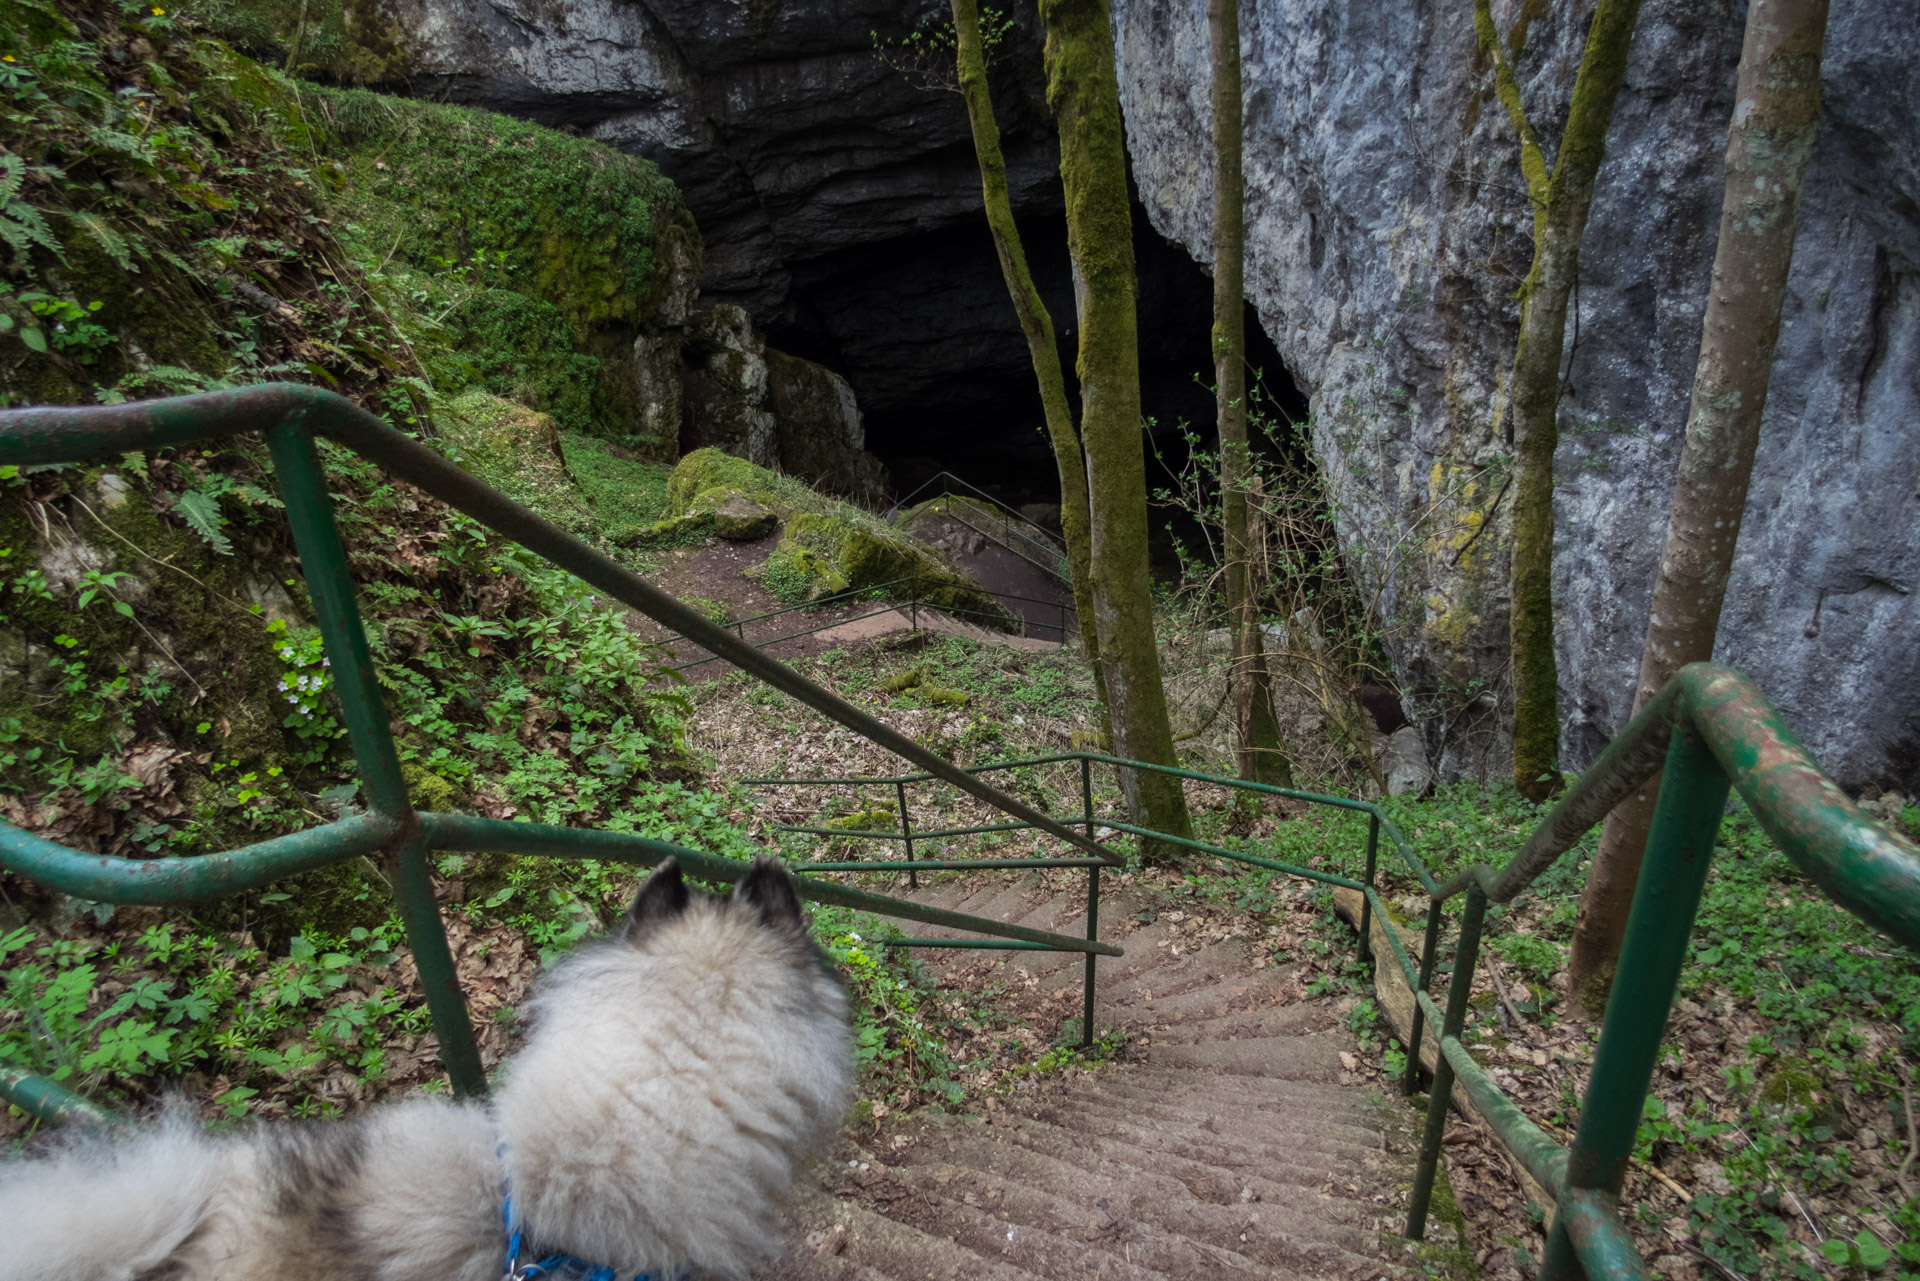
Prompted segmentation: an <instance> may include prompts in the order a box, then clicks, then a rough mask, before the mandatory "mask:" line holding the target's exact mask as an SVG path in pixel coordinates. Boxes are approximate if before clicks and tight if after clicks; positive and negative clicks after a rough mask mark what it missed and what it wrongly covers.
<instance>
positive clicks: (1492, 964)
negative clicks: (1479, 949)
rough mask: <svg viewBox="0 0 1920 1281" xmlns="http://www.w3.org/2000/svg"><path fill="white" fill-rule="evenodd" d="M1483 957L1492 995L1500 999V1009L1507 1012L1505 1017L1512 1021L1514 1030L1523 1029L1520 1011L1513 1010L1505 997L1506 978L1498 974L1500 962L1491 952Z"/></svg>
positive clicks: (1524, 1021)
mask: <svg viewBox="0 0 1920 1281" xmlns="http://www.w3.org/2000/svg"><path fill="white" fill-rule="evenodd" d="M1485 955H1486V961H1487V975H1488V977H1490V978H1491V979H1493V994H1494V995H1495V996H1497V997H1499V998H1500V1008H1501V1009H1503V1010H1505V1011H1506V1012H1507V1017H1508V1018H1510V1019H1512V1020H1513V1025H1514V1026H1515V1027H1516V1028H1525V1027H1526V1026H1527V1021H1526V1020H1525V1019H1523V1018H1521V1017H1520V1011H1519V1010H1516V1009H1514V1008H1513V1002H1512V1001H1511V1000H1509V999H1508V997H1507V976H1506V975H1505V974H1502V973H1501V972H1500V962H1499V961H1498V960H1496V959H1495V958H1494V955H1493V953H1491V952H1488V953H1486V954H1485Z"/></svg>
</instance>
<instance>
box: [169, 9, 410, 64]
mask: <svg viewBox="0 0 1920 1281" xmlns="http://www.w3.org/2000/svg"><path fill="white" fill-rule="evenodd" d="M180 12H181V13H182V14H183V15H184V16H187V17H190V18H194V19H197V20H198V21H199V22H200V23H201V24H203V25H204V26H205V27H206V28H207V29H208V30H209V31H211V32H212V33H213V34H214V35H216V36H218V37H220V38H221V39H222V40H225V41H227V42H228V43H230V44H232V45H233V46H234V47H236V48H238V49H241V50H242V51H244V52H246V53H248V54H250V55H252V56H253V57H256V58H261V59H264V60H265V61H268V62H271V63H273V64H274V65H276V66H282V67H285V68H287V69H288V70H289V71H291V72H294V73H295V74H298V75H302V76H320V77H324V78H325V79H328V80H333V81H338V82H342V83H346V84H401V83H404V82H405V81H406V79H407V77H408V76H409V75H410V74H411V73H412V71H413V68H414V56H413V53H412V51H411V50H410V49H409V48H408V47H407V42H406V34H405V31H404V29H403V28H402V27H401V25H400V24H399V23H398V22H397V21H395V20H394V19H393V18H392V17H391V16H389V15H388V14H387V13H386V12H385V11H384V10H383V9H382V8H381V6H380V5H379V3H377V0H185V3H183V4H182V5H181V6H180Z"/></svg>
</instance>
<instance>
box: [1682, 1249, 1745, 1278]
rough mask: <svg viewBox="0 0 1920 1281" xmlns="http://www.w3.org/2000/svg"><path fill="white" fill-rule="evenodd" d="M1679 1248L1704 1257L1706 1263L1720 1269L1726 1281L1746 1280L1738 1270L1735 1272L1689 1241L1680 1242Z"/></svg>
mask: <svg viewBox="0 0 1920 1281" xmlns="http://www.w3.org/2000/svg"><path fill="white" fill-rule="evenodd" d="M1680 1248H1681V1249H1682V1250H1685V1251H1686V1252H1687V1253H1688V1254H1691V1255H1694V1256H1696V1257H1698V1258H1701V1259H1705V1260H1706V1261H1707V1262H1708V1263H1711V1264H1712V1265H1713V1266H1714V1267H1716V1268H1718V1269H1720V1275H1722V1276H1724V1277H1726V1278H1727V1281H1747V1279H1746V1278H1745V1277H1743V1276H1741V1275H1740V1274H1739V1273H1738V1272H1735V1271H1734V1270H1733V1269H1732V1268H1730V1267H1728V1266H1727V1265H1726V1264H1724V1263H1722V1262H1720V1260H1718V1259H1716V1258H1714V1257H1713V1256H1712V1255H1711V1254H1708V1253H1707V1252H1706V1251H1705V1250H1702V1249H1701V1248H1700V1247H1699V1246H1697V1245H1695V1244H1693V1243H1692V1242H1691V1241H1682V1242H1680Z"/></svg>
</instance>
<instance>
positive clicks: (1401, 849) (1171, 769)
mask: <svg viewBox="0 0 1920 1281" xmlns="http://www.w3.org/2000/svg"><path fill="white" fill-rule="evenodd" d="M1083 760H1084V761H1094V762H1098V763H1100V764H1103V765H1112V766H1115V767H1116V768H1120V769H1138V770H1147V771H1150V772H1153V773H1156V774H1168V775H1172V776H1173V777H1175V778H1188V779H1193V780H1194V781H1196V782H1201V783H1211V784H1214V785H1215V786H1218V787H1226V788H1232V789H1234V790H1237V791H1243V792H1258V793H1262V794H1265V795H1271V796H1283V797H1286V798H1287V799H1288V800H1294V801H1305V802H1307V803H1308V804H1310V805H1327V806H1331V807H1333V808H1335V809H1344V810H1352V811H1355V812H1356V813H1361V814H1370V815H1372V816H1373V817H1375V818H1377V819H1379V820H1380V827H1381V829H1382V830H1383V831H1385V832H1386V833H1387V838H1388V839H1389V840H1391V841H1392V842H1393V846H1394V849H1395V850H1396V851H1397V852H1398V853H1399V855H1400V859H1401V861H1402V862H1404V863H1405V864H1406V865H1407V868H1408V870H1409V871H1411V872H1412V873H1413V874H1414V877H1415V878H1416V879H1417V880H1418V881H1419V882H1420V885H1421V888H1423V889H1425V890H1426V891H1427V892H1428V893H1429V894H1435V893H1437V886H1436V883H1435V881H1434V879H1433V874H1432V873H1431V872H1430V871H1428V870H1427V867H1426V865H1425V864H1424V863H1422V862H1421V861H1420V857H1419V856H1418V855H1417V854H1415V853H1414V852H1413V846H1412V845H1411V844H1410V843H1409V842H1408V841H1407V838H1406V836H1405V835H1404V834H1403V833H1402V832H1401V831H1400V828H1399V825H1398V824H1396V823H1395V822H1394V821H1393V819H1392V818H1391V817H1390V816H1389V815H1388V814H1387V812H1386V811H1385V810H1383V809H1381V808H1380V807H1379V806H1378V805H1375V804H1374V803H1373V802H1371V801H1356V800H1352V799H1350V798H1348V797H1344V796H1326V795H1323V794H1321V793H1319V792H1302V791H1298V790H1296V789H1294V788H1291V787H1275V786H1273V785H1272V784H1271V783H1253V782H1249V781H1247V780H1246V779H1238V778H1222V777H1220V776H1219V775H1217V774H1202V773H1200V772H1199V771H1197V770H1189V769H1180V768H1178V767H1176V766H1172V765H1155V764H1153V763H1152V762H1151V761H1134V760H1128V759H1126V758H1125V757H1120V756H1108V755H1105V754H1104V753H1101V752H1058V753H1055V754H1053V755H1051V756H1032V757H1023V758H1022V759H1020V760H1013V761H993V762H991V763H989V764H986V765H973V766H969V767H968V772H969V773H972V774H988V773H993V772H996V771H999V770H1009V769H1024V768H1030V767H1033V766H1038V765H1053V764H1058V763H1060V762H1062V761H1083ZM932 781H934V776H933V775H931V774H893V775H879V774H876V775H868V776H866V777H861V778H743V779H741V780H740V782H741V783H742V784H744V785H746V786H749V787H826V786H860V785H865V784H869V783H876V784H879V783H885V784H892V783H926V782H932ZM942 781H944V780H942ZM1079 821H1081V822H1084V821H1086V820H1084V819H1082V820H1079ZM1093 821H1094V822H1095V823H1096V824H1098V825H1100V826H1104V827H1116V826H1118V825H1117V824H1114V823H1110V822H1108V821H1107V820H1105V819H1099V818H1096V819H1094V820H1093ZM915 835H916V837H917V835H918V834H917V833H916V834H915ZM1155 835H1158V833H1155Z"/></svg>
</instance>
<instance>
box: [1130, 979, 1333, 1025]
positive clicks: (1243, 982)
mask: <svg viewBox="0 0 1920 1281" xmlns="http://www.w3.org/2000/svg"><path fill="white" fill-rule="evenodd" d="M1147 986H1148V991H1147V992H1141V991H1140V990H1139V985H1138V984H1137V983H1136V984H1135V985H1134V986H1133V987H1132V988H1129V989H1127V990H1126V995H1127V997H1128V1000H1127V1001H1126V1002H1125V1006H1124V1008H1125V1009H1126V1010H1127V1011H1128V1017H1129V1018H1131V1019H1139V1020H1151V1019H1197V1018H1207V1017H1211V1016H1214V1015H1219V1014H1226V1013H1229V1012H1231V1011H1234V1010H1242V1009H1264V1008H1266V1007H1268V1006H1273V1005H1283V1004H1294V1005H1314V1007H1315V1008H1319V1007H1318V1005H1317V1004H1316V1003H1314V1002H1307V1001H1288V1000H1287V999H1286V998H1287V996H1288V988H1287V985H1286V983H1285V982H1284V981H1283V980H1282V979H1281V977H1280V972H1279V971H1278V970H1251V971H1247V970H1243V971H1241V972H1240V973H1237V974H1228V975H1226V976H1224V977H1222V978H1220V979H1219V980H1217V981H1216V982H1213V983H1206V984H1202V985H1200V986H1198V987H1189V988H1182V989H1181V990H1180V991H1177V992H1166V993H1153V992H1152V989H1151V984H1148V985H1147Z"/></svg>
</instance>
